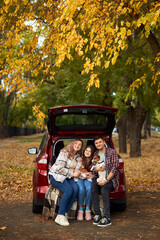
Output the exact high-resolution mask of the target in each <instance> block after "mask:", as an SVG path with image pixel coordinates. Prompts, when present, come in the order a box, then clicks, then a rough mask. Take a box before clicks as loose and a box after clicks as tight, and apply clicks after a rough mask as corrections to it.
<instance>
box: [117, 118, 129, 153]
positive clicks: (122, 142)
mask: <svg viewBox="0 0 160 240" xmlns="http://www.w3.org/2000/svg"><path fill="white" fill-rule="evenodd" d="M117 127H118V137H119V153H127V141H126V139H127V115H125V116H121V117H120V118H119V120H118V123H117Z"/></svg>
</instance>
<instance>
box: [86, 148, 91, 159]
mask: <svg viewBox="0 0 160 240" xmlns="http://www.w3.org/2000/svg"><path fill="white" fill-rule="evenodd" d="M91 154H92V152H91V149H90V148H89V147H88V148H86V149H85V151H84V156H85V157H87V158H88V157H90V156H91Z"/></svg>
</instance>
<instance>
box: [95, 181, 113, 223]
mask: <svg viewBox="0 0 160 240" xmlns="http://www.w3.org/2000/svg"><path fill="white" fill-rule="evenodd" d="M113 189H114V187H113V183H112V181H110V182H109V183H106V184H105V185H103V186H99V185H98V184H97V178H93V179H92V188H91V199H92V204H93V209H94V212H95V215H100V216H101V211H100V205H99V194H101V196H102V200H103V217H106V218H108V219H110V199H109V193H110V192H111V191H113Z"/></svg>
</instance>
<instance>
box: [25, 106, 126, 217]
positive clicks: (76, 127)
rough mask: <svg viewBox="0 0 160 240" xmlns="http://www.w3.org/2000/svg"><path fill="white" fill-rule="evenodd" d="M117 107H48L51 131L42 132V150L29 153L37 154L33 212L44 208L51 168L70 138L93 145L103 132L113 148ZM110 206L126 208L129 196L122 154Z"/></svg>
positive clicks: (32, 150) (49, 128)
mask: <svg viewBox="0 0 160 240" xmlns="http://www.w3.org/2000/svg"><path fill="white" fill-rule="evenodd" d="M117 112H118V109H116V108H111V107H106V106H98V105H88V104H81V105H68V106H61V107H53V108H50V109H49V110H48V123H47V125H48V132H46V133H45V134H44V136H43V139H42V142H41V144H40V147H39V150H37V148H30V149H28V152H29V153H30V154H37V156H36V159H35V167H34V172H33V212H34V213H40V212H42V208H43V203H44V199H45V193H46V191H47V188H48V170H49V168H50V167H51V165H52V164H54V162H55V160H56V158H57V156H58V154H59V151H60V150H61V149H62V148H63V147H64V146H66V145H67V144H68V143H69V141H71V140H73V139H75V138H80V139H82V140H83V143H84V145H83V146H84V147H85V146H86V145H90V144H93V145H94V137H96V136H102V137H103V138H104V139H105V141H106V146H107V147H111V148H114V144H113V142H112V131H113V129H114V126H115V115H116V113H117ZM110 201H111V207H113V209H116V210H120V211H123V210H125V208H126V204H127V196H126V185H125V173H124V162H123V160H122V158H121V157H120V156H119V186H118V187H117V188H116V189H114V191H113V192H111V193H110Z"/></svg>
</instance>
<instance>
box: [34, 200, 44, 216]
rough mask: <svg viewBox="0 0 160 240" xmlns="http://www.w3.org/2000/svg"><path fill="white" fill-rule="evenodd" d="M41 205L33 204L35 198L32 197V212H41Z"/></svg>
mask: <svg viewBox="0 0 160 240" xmlns="http://www.w3.org/2000/svg"><path fill="white" fill-rule="evenodd" d="M42 210H43V206H42V205H37V204H35V200H34V199H33V203H32V212H33V213H42Z"/></svg>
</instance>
